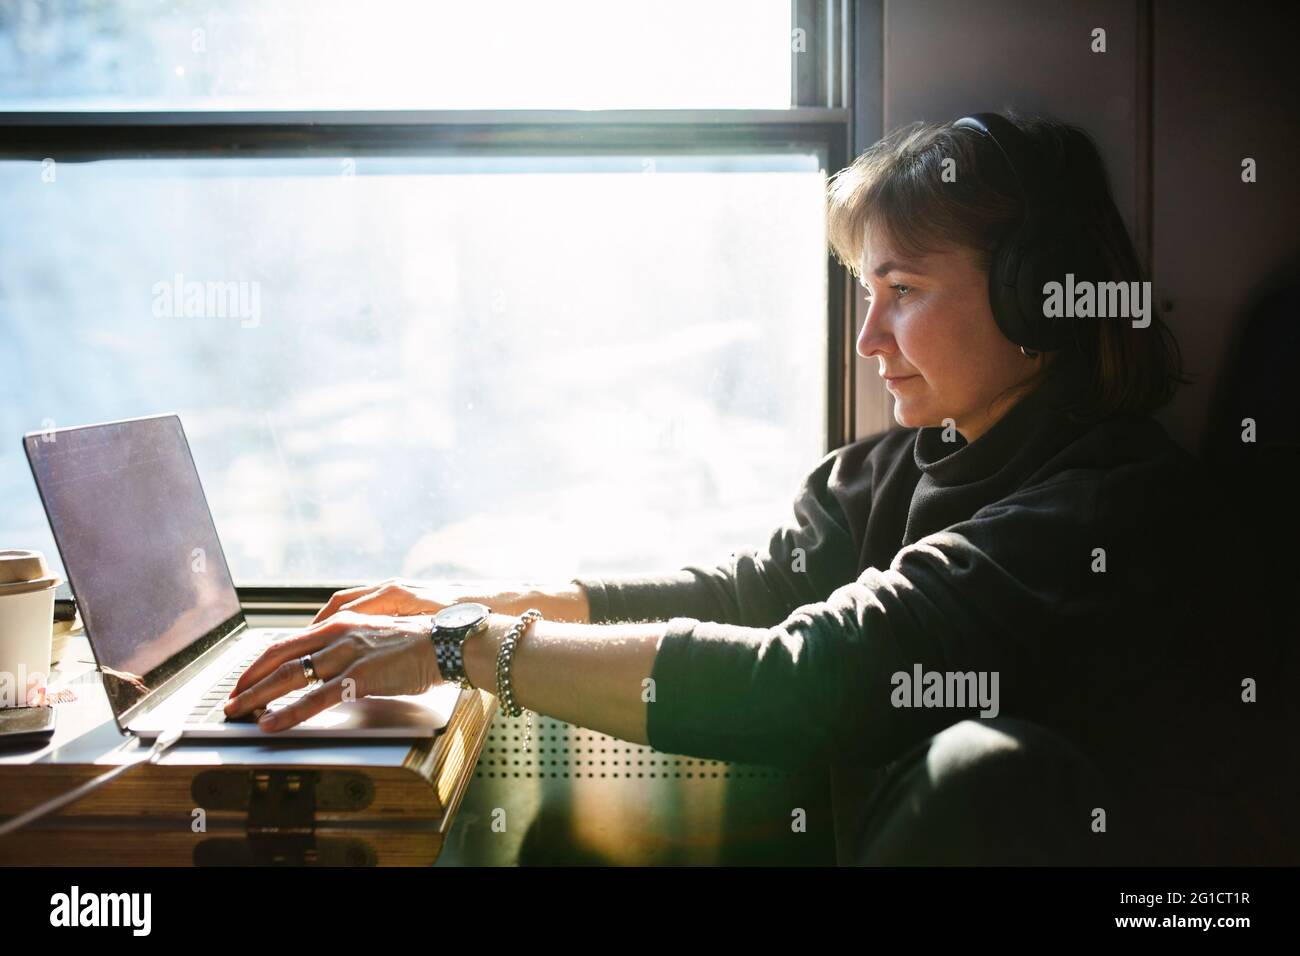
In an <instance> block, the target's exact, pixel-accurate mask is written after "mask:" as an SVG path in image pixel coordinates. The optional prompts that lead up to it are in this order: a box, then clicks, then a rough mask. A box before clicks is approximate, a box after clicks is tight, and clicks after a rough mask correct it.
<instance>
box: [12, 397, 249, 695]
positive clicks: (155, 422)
mask: <svg viewBox="0 0 1300 956" xmlns="http://www.w3.org/2000/svg"><path fill="white" fill-rule="evenodd" d="M24 444H25V446H26V449H27V457H28V460H29V461H30V462H31V466H32V474H33V475H34V477H35V478H36V485H37V488H38V489H39V490H40V494H41V499H42V501H43V502H44V504H45V512H46V514H47V515H48V516H49V520H50V528H51V530H52V531H53V533H54V540H55V542H56V543H57V544H58V547H59V554H60V555H61V556H62V558H63V566H64V569H65V570H66V571H67V576H68V580H69V582H70V583H71V585H72V590H73V593H74V594H75V596H76V599H77V605H78V608H79V610H80V613H81V619H82V622H83V623H84V624H85V626H86V633H87V635H88V637H89V638H90V641H91V644H92V646H93V647H94V650H95V657H96V659H97V660H98V662H99V664H100V666H101V667H103V668H106V669H107V670H106V671H105V681H104V686H105V689H106V690H107V691H108V693H109V698H110V701H111V702H112V704H113V710H114V713H116V714H119V715H120V714H121V713H122V711H124V710H125V709H127V708H129V707H131V706H132V705H134V704H136V703H139V702H141V701H142V700H143V699H144V697H145V696H146V695H147V694H148V693H149V692H150V691H152V690H154V689H155V688H157V687H158V685H159V684H161V683H162V682H163V681H165V680H167V679H168V678H169V677H171V676H172V675H173V674H174V673H176V672H177V671H179V670H180V669H182V668H183V667H184V666H185V665H186V664H188V663H189V662H190V661H191V660H193V659H194V658H195V657H197V656H198V655H199V654H201V653H203V652H204V651H206V650H207V649H208V648H209V647H211V646H212V644H214V643H216V641H217V640H219V639H220V638H221V637H222V636H224V634H226V633H228V632H229V631H231V630H233V629H234V628H235V627H236V626H237V625H238V624H239V623H240V622H241V621H242V620H243V616H242V614H241V612H240V607H239V598H238V595H237V594H236V593H235V587H234V583H233V582H232V581H231V578H230V569H229V568H228V567H227V566H226V557H225V554H223V553H222V550H221V542H220V541H218V540H217V530H216V528H215V527H214V526H213V523H212V515H211V513H210V512H209V510H208V503H207V499H206V498H205V497H204V495H203V488H202V486H201V485H200V484H199V475H198V471H197V470H196V469H195V467H194V459H193V457H192V456H191V455H190V448H189V444H188V443H187V442H186V440H185V432H184V431H183V430H182V429H181V423H180V419H179V418H177V417H176V416H175V415H167V416H162V417H156V418H144V419H137V420H135V421H126V422H114V423H111V424H107V425H92V426H89V427H85V428H72V429H67V430H57V431H51V432H46V433H35V434H30V435H27V436H26V437H25V439H24Z"/></svg>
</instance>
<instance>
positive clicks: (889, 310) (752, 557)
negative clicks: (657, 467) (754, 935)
mask: <svg viewBox="0 0 1300 956" xmlns="http://www.w3.org/2000/svg"><path fill="white" fill-rule="evenodd" d="M983 115H984V116H985V117H986V121H985V122H986V128H985V129H981V128H979V124H978V123H976V124H953V123H944V124H930V125H927V124H916V125H913V126H911V127H908V128H906V129H903V130H899V131H896V132H895V133H893V134H891V135H890V136H888V137H886V138H885V139H884V140H882V141H881V142H879V143H877V144H876V145H875V146H873V147H872V148H871V149H869V150H868V151H867V152H866V153H864V154H863V155H862V156H861V157H860V158H859V159H858V160H857V161H856V162H855V163H854V164H853V165H852V166H851V167H849V168H848V169H846V170H844V171H842V172H841V173H840V174H839V175H838V176H836V177H835V178H834V179H833V181H832V184H831V190H830V234H831V240H832V245H833V247H834V250H835V252H836V254H837V255H838V256H839V257H840V258H841V260H842V261H844V262H845V263H846V264H847V265H848V266H849V268H850V270H851V271H852V272H853V273H854V274H855V275H856V276H858V277H859V278H860V280H861V282H862V285H863V287H864V289H865V291H866V293H867V295H868V296H869V298H870V307H869V309H868V312H867V317H866V321H865V323H864V325H863V328H862V331H861V334H860V336H859V338H858V341H857V350H858V353H859V354H860V355H861V356H863V357H864V358H867V359H872V358H874V359H876V360H877V364H878V366H879V372H880V374H881V376H882V377H883V378H884V379H885V381H886V387H887V388H888V390H889V392H890V393H891V395H892V396H893V398H894V400H895V406H894V416H895V418H896V420H897V422H898V424H899V425H901V426H903V427H902V428H900V429H893V430H890V431H887V432H885V433H883V434H878V435H874V436H872V437H870V438H866V439H864V440H861V441H858V442H855V443H853V444H850V445H848V446H846V447H843V448H840V449H838V450H837V451H835V452H833V453H831V454H829V455H827V456H826V457H825V458H824V459H823V460H822V461H821V462H820V463H819V464H818V465H817V467H816V468H814V469H813V470H812V471H811V472H810V473H809V474H808V476H807V478H806V479H805V481H804V483H803V486H802V488H801V490H800V493H799V496H798V498H797V500H796V501H795V505H794V514H795V517H794V520H793V521H791V522H790V523H788V524H787V525H785V526H783V527H781V528H778V529H777V530H776V531H775V532H774V533H773V534H772V536H771V539H770V541H769V542H768V543H767V546H766V548H765V549H762V550H757V551H747V552H743V553H740V554H737V555H734V556H733V557H732V559H731V560H728V561H726V562H724V563H722V564H720V565H718V566H716V567H688V568H684V569H682V570H680V571H678V572H675V573H671V574H666V575H663V576H660V577H653V578H636V579H633V578H621V579H614V580H599V579H580V580H577V581H574V582H571V583H569V584H566V585H561V586H556V587H551V588H530V589H517V590H509V591H497V592H494V593H474V592H473V591H472V590H470V589H464V588H461V589H451V588H440V587H423V586H416V585H411V584H404V583H402V582H399V581H389V582H385V583H383V584H380V585H375V586H372V587H366V588H356V589H352V590H348V591H342V592H339V593H338V594H336V595H335V596H334V597H333V599H332V600H331V601H330V602H329V604H328V605H327V606H326V607H325V608H323V609H322V610H321V612H320V613H319V614H318V615H317V617H316V620H315V621H314V622H313V624H312V626H311V627H309V628H307V629H306V630H304V631H302V632H301V633H299V634H296V635H294V636H293V637H291V638H289V639H287V640H284V641H281V642H280V643H278V644H277V645H275V646H274V647H272V648H270V649H269V650H267V651H266V653H265V654H264V655H263V656H262V657H261V658H260V659H259V660H258V661H257V662H256V663H255V664H254V665H253V666H252V667H250V668H249V670H248V671H247V672H246V673H245V674H244V676H243V678H242V679H241V680H240V682H239V686H238V687H236V689H235V692H234V699H233V700H232V701H231V702H230V703H229V704H228V706H227V710H228V713H229V714H230V715H232V716H239V715H246V714H248V713H249V712H250V711H251V710H253V709H254V708H258V707H261V706H263V705H265V704H266V703H268V702H269V701H271V700H274V699H276V698H277V697H279V696H281V695H283V694H285V693H287V692H288V691H290V690H292V689H295V688H298V687H302V686H304V684H305V683H306V682H307V677H306V676H305V673H304V672H305V671H307V670H309V669H310V668H314V672H315V674H316V675H317V676H318V677H319V678H320V679H321V680H323V681H324V683H323V685H322V686H320V687H319V688H318V689H316V690H315V691H313V692H312V693H310V694H308V695H306V696H304V697H303V698H302V699H301V700H300V701H299V702H297V703H295V704H293V705H291V706H289V707H287V708H285V709H284V710H283V711H280V712H279V713H277V714H274V715H267V717H266V718H265V723H264V726H265V727H266V728H267V729H268V730H277V729H282V728H283V727H285V726H289V725H291V724H293V723H296V722H298V721H300V720H302V719H305V718H306V717H308V716H309V715H311V714H312V713H315V712H317V711H319V710H321V709H323V708H325V707H327V706H329V705H330V704H331V703H333V702H336V701H337V700H339V698H340V694H341V693H343V686H344V683H343V682H344V681H345V680H352V681H355V684H353V685H351V686H352V688H353V690H354V692H355V693H358V694H378V695H384V694H407V693H418V692H421V691H423V690H424V689H426V688H427V687H429V686H430V685H431V684H433V683H434V682H436V681H438V680H440V679H442V677H441V673H440V670H439V666H438V660H439V658H437V657H436V656H435V648H434V645H433V642H432V641H431V640H430V620H429V617H428V615H430V614H431V613H434V612H437V611H439V610H441V609H442V608H445V607H447V606H449V605H451V604H453V603H456V602H464V601H476V602H481V603H482V604H485V605H487V606H488V607H489V608H491V610H492V612H493V613H491V614H490V615H489V616H488V617H487V619H486V623H485V625H484V626H483V627H481V628H479V629H478V630H477V631H475V632H474V633H473V634H471V636H469V637H468V638H466V639H465V641H464V644H463V652H464V672H465V675H466V677H467V679H468V680H469V682H470V683H471V684H472V685H473V686H475V687H482V688H486V689H489V690H492V691H494V692H495V691H496V690H497V689H498V683H497V681H498V676H497V669H496V668H497V659H498V656H499V650H500V647H501V644H502V642H503V639H504V638H505V637H506V635H507V634H508V633H510V632H511V631H512V628H513V630H514V633H515V634H516V635H517V636H518V635H522V638H521V639H520V640H518V641H517V643H515V644H514V645H513V646H514V648H515V651H514V656H513V660H512V662H511V664H510V668H509V675H508V676H509V681H510V684H511V689H512V692H513V697H514V700H515V701H516V702H517V704H518V705H520V706H522V707H524V708H527V709H529V710H534V711H537V712H539V713H544V714H547V715H550V716H552V717H554V718H558V719H560V720H565V721H570V722H572V723H574V724H576V725H579V726H583V727H588V728H592V729H594V730H598V731H602V732H605V733H608V734H611V735H613V736H616V737H620V738H623V739H625V740H630V741H635V742H637V743H641V744H649V745H651V746H653V747H655V748H656V749H658V750H661V751H665V752H670V753H680V754H688V755H692V756H697V757H703V758H713V759H721V760H731V761H739V762H747V763H769V764H776V765H786V766H802V765H815V764H826V763H829V764H830V765H831V767H832V771H833V778H832V779H833V783H834V787H835V792H834V805H835V813H836V837H837V846H838V854H839V859H840V861H841V862H862V863H891V862H902V863H924V862H954V863H990V862H992V863H996V862H1046V863H1058V862H1060V863H1064V862H1092V861H1124V860H1135V861H1156V860H1161V861H1174V860H1177V859H1180V858H1190V859H1195V858H1197V854H1198V853H1210V852H1217V851H1218V849H1219V848H1218V847H1217V846H1215V845H1214V844H1212V843H1210V842H1207V841H1208V840H1210V838H1211V837H1212V836H1213V834H1208V833H1206V832H1204V831H1203V830H1201V829H1200V828H1199V822H1200V821H1201V820H1202V819H1203V818H1204V817H1205V815H1206V814H1209V813H1213V812H1219V811H1221V810H1222V809H1223V806H1222V805H1221V804H1214V805H1213V807H1211V806H1210V805H1209V804H1207V803H1205V802H1204V801H1205V800H1209V799H1211V797H1204V798H1198V800H1197V801H1196V802H1192V801H1191V798H1190V796H1189V794H1190V793H1191V792H1192V790H1193V788H1199V789H1200V790H1201V791H1205V792H1207V793H1208V794H1210V795H1211V796H1212V795H1213V794H1215V793H1216V792H1220V791H1224V788H1225V787H1226V786H1227V784H1226V782H1225V781H1226V780H1230V779H1231V774H1232V773H1233V772H1234V769H1233V768H1232V766H1231V765H1230V764H1229V763H1227V762H1225V761H1222V760H1219V759H1218V758H1217V757H1213V758H1211V759H1208V760H1207V755H1208V754H1211V753H1215V752H1216V751H1212V750H1209V749H1207V748H1209V747H1210V746H1211V745H1210V743H1209V741H1208V740H1207V738H1206V733H1208V732H1209V730H1211V729H1214V728H1218V727H1222V726H1224V724H1223V721H1224V720H1227V719H1228V718H1230V717H1231V716H1232V715H1231V713H1230V711H1231V706H1230V702H1231V701H1233V700H1235V699H1236V695H1237V692H1238V690H1239V675H1238V674H1234V673H1223V672H1222V669H1221V668H1216V666H1215V665H1214V662H1213V658H1212V642H1211V641H1209V640H1208V638H1209V629H1208V628H1207V627H1205V626H1204V624H1203V621H1204V618H1203V613H1204V612H1203V609H1199V608H1197V607H1196V605H1195V604H1194V602H1193V601H1192V600H1190V598H1192V597H1195V596H1196V595H1197V594H1198V593H1208V592H1200V591H1199V589H1200V587H1201V586H1200V585H1199V584H1198V583H1197V582H1198V577H1197V574H1198V569H1200V568H1201V567H1204V566H1206V565H1207V564H1208V562H1205V561H1201V560H1200V559H1198V554H1205V551H1204V550H1202V551H1199V552H1198V550H1197V549H1198V547H1201V541H1202V540H1203V539H1204V538H1205V532H1204V529H1203V527H1202V526H1201V525H1200V524H1199V522H1200V521H1201V520H1202V519H1203V517H1204V515H1203V512H1204V510H1205V509H1204V508H1203V507H1200V506H1199V505H1198V497H1197V496H1198V495H1200V494H1202V493H1203V492H1202V491H1201V489H1200V487H1199V485H1198V483H1197V479H1196V474H1195V470H1194V468H1193V465H1192V462H1191V460H1190V459H1189V457H1188V456H1187V455H1185V454H1184V453H1183V452H1181V451H1180V450H1179V449H1178V448H1177V447H1176V446H1175V445H1174V444H1173V443H1172V442H1171V440H1170V439H1169V437H1168V436H1167V435H1166V433H1165V432H1164V431H1163V430H1162V429H1161V428H1160V426H1158V425H1157V424H1156V423H1155V422H1154V421H1153V420H1152V419H1151V418H1150V417H1149V416H1150V413H1151V412H1152V411H1153V410H1154V409H1156V408H1158V407H1159V406H1160V405H1162V404H1163V403H1164V402H1166V401H1167V400H1168V399H1169V397H1170V396H1171V394H1172V392H1173V390H1174V388H1175V387H1176V384H1177V383H1178V381H1179V380H1180V372H1179V362H1178V354H1177V349H1176V347H1175V346H1174V344H1173V341H1172V338H1171V336H1170V335H1169V332H1168V330H1167V328H1166V327H1165V326H1164V324H1163V323H1162V322H1161V321H1160V320H1159V319H1158V318H1155V319H1154V321H1151V317H1150V315H1149V313H1148V315H1147V318H1146V320H1143V319H1142V318H1141V317H1140V316H1136V313H1132V310H1130V313H1132V314H1129V313H1126V314H1125V315H1122V316H1110V317H1106V318H1095V317H1094V318H1078V317H1076V318H1069V319H1065V320H1062V319H1056V320H1053V322H1052V323H1048V324H1045V325H1044V324H1041V323H1040V325H1039V326H1037V327H1036V328H1037V331H1036V332H1034V334H1033V335H1031V336H1026V335H1024V334H1021V332H1022V331H1023V330H1019V331H1017V335H1018V336H1019V337H1020V338H1021V339H1022V341H1020V342H1019V343H1017V342H1015V341H1012V339H1011V338H1009V337H1008V329H1009V328H1012V327H1013V326H1012V325H1010V319H1009V317H1008V316H1007V315H1006V314H1005V313H1006V310H1007V309H1008V308H1012V307H1014V303H1013V304H1011V305H1008V303H1007V301H1006V299H1005V290H1003V289H1000V288H999V287H998V281H999V273H1000V271H1001V270H1002V268H1003V266H1005V257H1006V247H1001V248H1000V247H999V243H1000V242H1002V240H1003V239H1004V238H1005V237H1007V236H1008V235H1011V234H1016V233H1017V232H1018V231H1019V233H1020V234H1021V235H1022V236H1023V234H1024V232H1025V231H1026V230H1029V231H1030V232H1031V233H1034V234H1033V235H1031V237H1030V241H1031V244H1032V248H1031V249H1029V250H1028V253H1027V254H1029V255H1038V254H1040V253H1041V254H1043V255H1044V256H1046V261H1045V262H1039V263H1038V266H1037V267H1036V268H1037V271H1034V270H1033V269H1031V270H1030V273H1028V276H1029V279H1032V280H1033V284H1032V285H1030V286H1029V289H1030V293H1031V294H1037V293H1038V291H1039V290H1041V289H1042V286H1043V284H1044V281H1045V280H1055V281H1059V282H1066V281H1067V275H1066V273H1067V271H1068V273H1069V275H1070V277H1071V278H1072V280H1073V282H1074V287H1075V288H1080V287H1081V286H1080V283H1084V282H1087V281H1092V282H1100V281H1120V282H1126V283H1128V282H1133V283H1136V282H1139V281H1140V279H1141V275H1140V269H1139V265H1138V261H1137V257H1136V255H1135V253H1134V250H1133V246H1132V242H1131V240H1130V239H1129V236H1128V234H1127V232H1126V231H1125V228H1124V225H1123V223H1122V221H1121V219H1120V216H1119V214H1118V212H1117V210H1116V208H1115V203H1114V200H1113V199H1112V197H1111V194H1110V189H1109V186H1108V183H1107V180H1106V174H1105V171H1104V167H1103V164H1102V162H1101V160H1100V157H1099V156H1098V154H1097V151H1096V148H1095V147H1094V145H1093V144H1092V142H1091V141H1090V140H1089V138H1088V137H1087V136H1086V134H1084V133H1083V132H1081V131H1080V130H1078V129H1076V128H1073V127H1070V126H1067V125H1063V124H1061V123H1057V122H1054V121H1050V120H1045V119H1033V120H1027V119H1022V118H1013V119H1011V120H1007V119H1004V118H1002V117H989V116H988V115H987V114H983ZM990 130H991V133H992V135H990ZM1013 140H1014V142H1013ZM990 268H994V269H995V274H994V276H993V278H992V280H991V279H990ZM991 281H992V285H991ZM1044 291H1045V290H1044ZM991 293H992V296H993V298H992V299H991ZM998 296H1002V298H998ZM1148 301H1149V300H1148ZM1138 302H1140V299H1137V298H1135V299H1132V300H1131V302H1130V305H1136V304H1137V303H1138ZM1021 304H1022V305H1023V303H1021ZM995 305H996V306H997V308H998V309H999V310H1001V312H1002V313H1003V314H1001V315H995V311H994V310H995ZM1030 306H1031V308H1038V309H1041V308H1042V306H1041V305H1040V304H1038V303H1031V304H1030ZM1135 316H1136V317H1135ZM1037 318H1039V319H1042V318H1043V316H1038V317H1037ZM1028 320H1029V321H1033V320H1035V316H1034V315H1032V314H1031V315H1029V318H1028ZM1049 333H1050V334H1049ZM1034 336H1037V337H1036V338H1034ZM1027 337H1028V338H1034V341H1033V342H1031V343H1030V344H1029V345H1026V342H1025V341H1024V339H1026V338H1027ZM1044 342H1046V343H1047V344H1049V345H1051V346H1053V347H1052V348H1050V349H1048V348H1045V347H1044V346H1043V344H1042V343H1044ZM1192 515H1196V516H1197V521H1189V520H1188V517H1189V516H1192ZM509 546H510V545H509V542H502V547H509ZM528 608H536V609H538V610H540V611H541V613H542V619H541V620H537V621H535V622H520V620H519V618H518V617H517V615H520V614H521V613H522V612H524V611H525V609H528ZM638 622H651V623H638ZM521 623H522V624H525V625H527V626H525V627H518V626H516V625H519V624H521ZM308 655H310V660H309V662H308V665H309V666H305V665H304V663H303V662H302V660H301V659H302V658H304V657H306V656H308ZM443 660H444V662H445V660H446V659H443ZM963 691H964V692H965V693H964V694H963ZM1207 764H1209V765H1210V766H1209V767H1208V769H1207ZM881 768H884V770H885V771H886V772H887V776H885V777H884V779H883V781H882V782H881V783H880V785H879V786H877V787H874V789H873V787H872V784H873V782H875V781H876V780H877V779H878V774H879V771H880V769H881ZM1210 778H1212V779H1210ZM1225 792H1226V791H1225ZM1171 794H1178V797H1177V799H1171V796H1170V795H1171ZM1180 853H1181V854H1183V855H1184V856H1180Z"/></svg>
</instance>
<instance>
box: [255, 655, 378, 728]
mask: <svg viewBox="0 0 1300 956" xmlns="http://www.w3.org/2000/svg"><path fill="white" fill-rule="evenodd" d="M314 660H315V659H314V658H313V663H314ZM360 684H361V680H360V673H359V668H351V667H350V668H348V670H346V671H344V672H343V673H341V674H339V675H337V676H336V677H334V678H332V679H330V680H327V681H326V682H325V683H324V684H322V685H321V686H320V687H318V688H316V689H315V690H314V691H312V692H311V693H310V694H303V696H302V697H300V698H299V699H298V700H295V701H294V702H293V703H292V704H290V705H289V706H287V707H282V708H280V709H279V710H277V711H275V712H274V713H270V714H267V715H266V716H264V717H263V718H262V719H261V720H259V721H258V726H259V727H261V728H262V729H263V730H265V731H276V730H285V729H286V728H289V727H293V726H294V725H295V724H300V723H302V722H303V721H304V720H307V719H308V718H310V717H314V716H316V715H317V714H319V713H320V712H321V711H322V710H325V709H327V708H329V707H333V706H334V705H335V704H337V703H339V702H340V701H341V700H342V699H343V691H344V688H345V687H348V688H349V689H350V691H351V693H350V694H349V699H356V698H359V697H362V696H364V695H365V691H364V690H363V689H362V688H361V687H360Z"/></svg>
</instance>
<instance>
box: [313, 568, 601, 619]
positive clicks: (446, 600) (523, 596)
mask: <svg viewBox="0 0 1300 956" xmlns="http://www.w3.org/2000/svg"><path fill="white" fill-rule="evenodd" d="M464 601H474V602H476V603H478V604H485V605H487V606H488V607H489V608H491V609H492V610H493V611H498V612H500V613H502V614H522V613H524V611H526V610H528V609H529V608H537V610H539V611H541V612H542V614H543V615H545V616H546V617H547V618H548V619H550V620H555V621H574V622H577V623H580V624H586V623H587V622H588V621H589V620H590V614H591V610H590V605H589V604H588V601H587V592H586V590H585V589H583V588H582V586H580V585H579V584H577V583H575V582H569V583H567V584H557V585H550V586H540V585H519V586H513V587H499V586H493V585H491V584H487V583H479V584H476V585H462V584H419V583H417V582H412V581H403V580H402V579H400V578H389V579H388V580H387V581H380V582H379V583H378V584H368V585H365V586H364V587H357V588H348V589H347V590H344V591H338V592H336V593H335V594H334V596H333V597H331V598H330V599H329V602H328V603H327V604H326V605H325V606H324V607H323V608H321V609H320V611H318V612H317V614H316V618H315V620H313V621H312V624H319V623H320V622H321V621H324V620H325V619H326V618H330V617H333V616H334V615H335V614H337V613H339V612H350V611H355V612H356V613H358V614H384V615H390V616H394V617H399V616H413V615H417V614H436V613H438V612H439V611H441V610H442V609H443V608H444V607H447V606H448V605H449V604H456V603H458V602H464Z"/></svg>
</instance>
